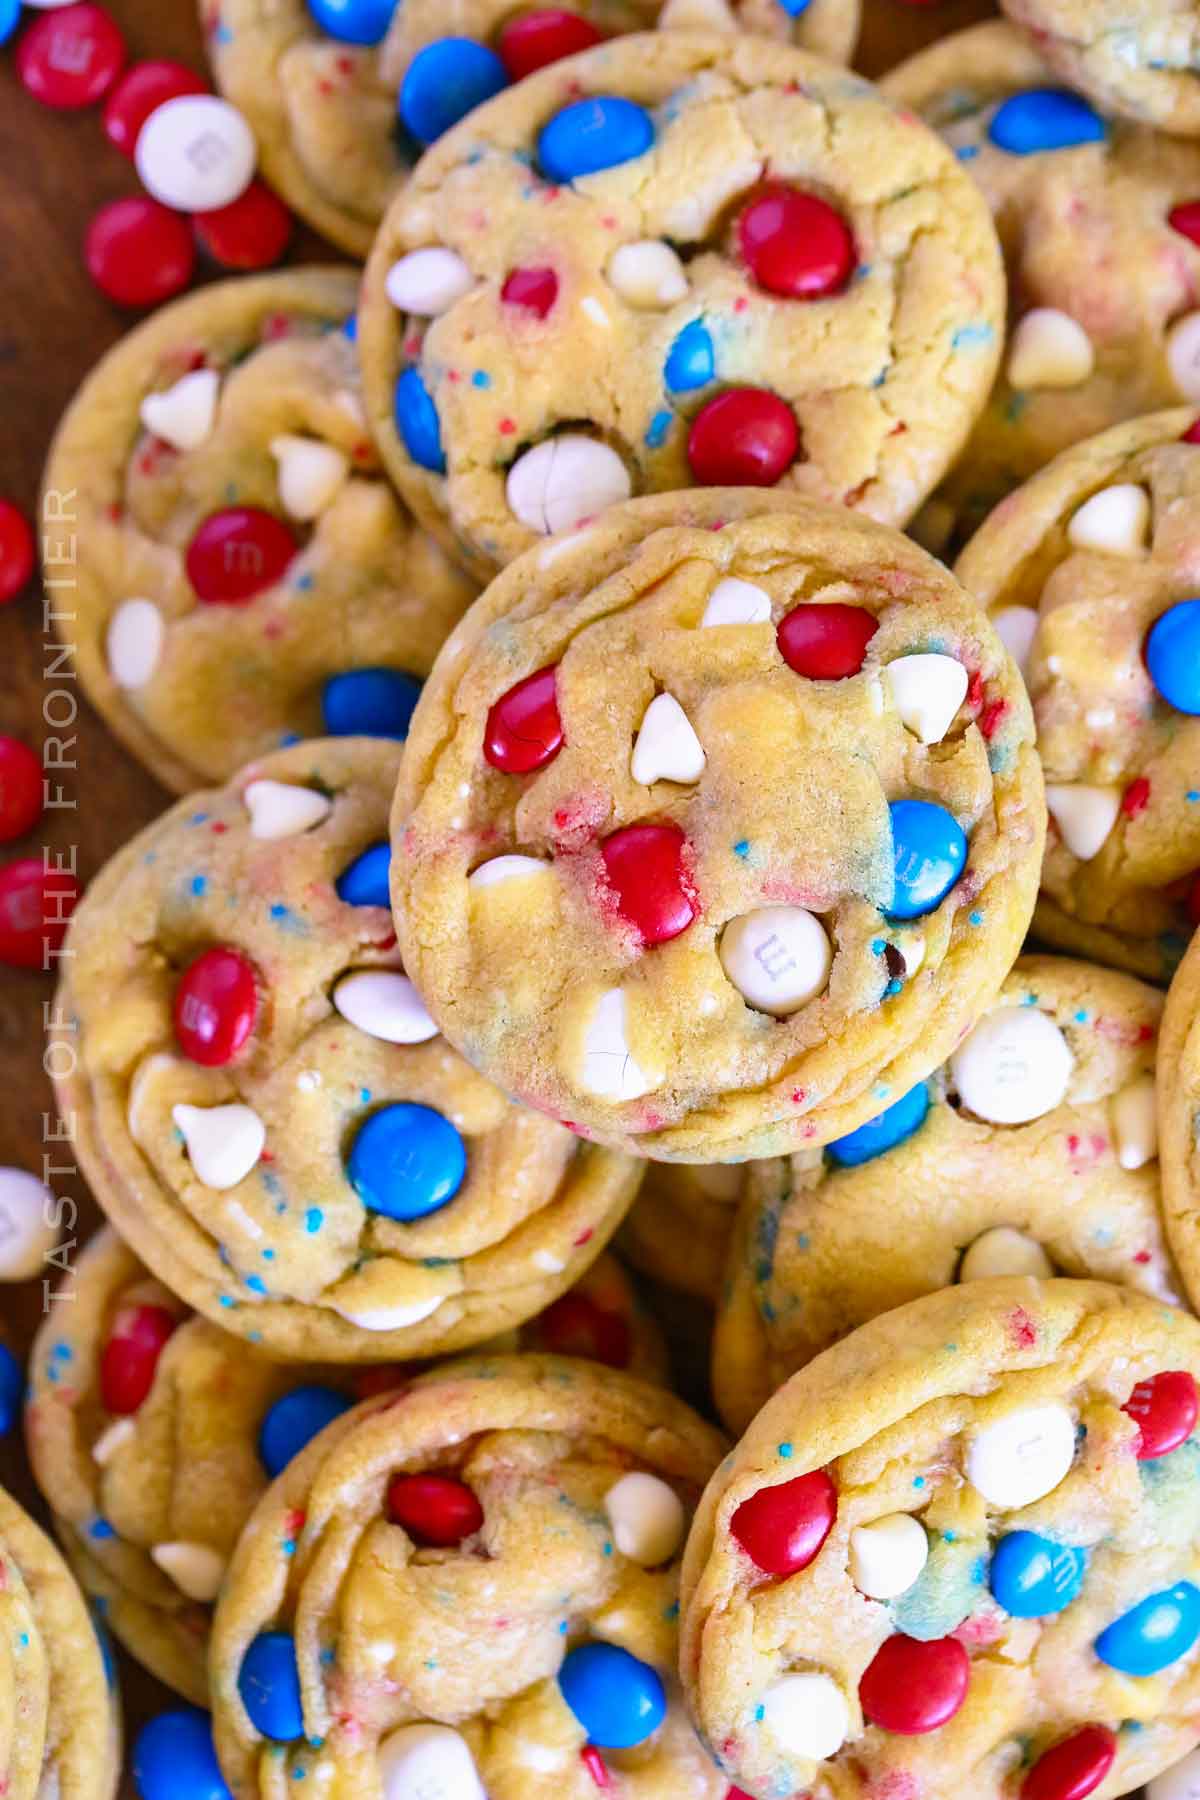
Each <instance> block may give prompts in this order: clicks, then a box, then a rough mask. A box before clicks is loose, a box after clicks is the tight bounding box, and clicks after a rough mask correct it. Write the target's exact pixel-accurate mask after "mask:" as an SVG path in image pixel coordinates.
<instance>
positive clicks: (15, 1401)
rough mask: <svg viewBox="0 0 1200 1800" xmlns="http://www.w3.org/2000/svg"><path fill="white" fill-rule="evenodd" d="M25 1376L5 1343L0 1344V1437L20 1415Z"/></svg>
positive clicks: (10, 1428) (9, 1429) (11, 1426)
mask: <svg viewBox="0 0 1200 1800" xmlns="http://www.w3.org/2000/svg"><path fill="white" fill-rule="evenodd" d="M24 1395H25V1376H24V1374H23V1373H22V1370H21V1365H20V1363H19V1362H18V1361H17V1359H16V1357H15V1356H14V1355H13V1353H12V1351H11V1350H10V1349H9V1347H8V1345H7V1344H0V1437H2V1436H3V1435H4V1434H5V1433H6V1432H9V1431H11V1430H12V1428H13V1426H14V1425H15V1424H16V1422H17V1420H18V1419H19V1418H20V1416H21V1401H22V1399H23V1398H24Z"/></svg>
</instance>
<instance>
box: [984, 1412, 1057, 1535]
mask: <svg viewBox="0 0 1200 1800" xmlns="http://www.w3.org/2000/svg"><path fill="white" fill-rule="evenodd" d="M1074 1460H1075V1421H1074V1419H1073V1418H1072V1417H1071V1414H1070V1413H1069V1412H1068V1411H1067V1408H1066V1407H1065V1406H1063V1405H1061V1404H1060V1403H1059V1402H1058V1401H1056V1400H1051V1401H1048V1402H1046V1403H1045V1404H1044V1405H1041V1406H1021V1407H1018V1408H1016V1410H1015V1411H1013V1412H1010V1413H1005V1414H1004V1416H1003V1417H1002V1418H999V1419H997V1420H996V1422H995V1423H994V1424H992V1425H985V1426H984V1428H983V1430H982V1431H980V1432H978V1433H977V1434H976V1436H975V1437H974V1439H973V1440H972V1442H971V1445H970V1447H969V1449H968V1451H967V1468H966V1473H967V1480H968V1481H969V1482H970V1483H971V1485H972V1487H974V1488H976V1489H978V1491H979V1492H980V1493H981V1494H982V1495H983V1497H984V1499H985V1500H986V1501H987V1502H988V1504H989V1506H997V1507H1003V1508H1006V1509H1007V1510H1009V1511H1015V1510H1016V1509H1017V1508H1019V1507H1022V1506H1032V1505H1033V1503H1034V1501H1035V1500H1041V1499H1042V1498H1043V1497H1044V1496H1045V1495H1046V1494H1050V1493H1053V1491H1054V1489H1055V1488H1056V1487H1057V1486H1058V1484H1059V1482H1060V1481H1062V1480H1063V1479H1064V1478H1065V1476H1066V1474H1067V1472H1068V1470H1069V1469H1070V1467H1071V1464H1072V1463H1073V1462H1074Z"/></svg>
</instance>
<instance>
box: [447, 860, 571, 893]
mask: <svg viewBox="0 0 1200 1800" xmlns="http://www.w3.org/2000/svg"><path fill="white" fill-rule="evenodd" d="M550 866H551V865H550V864H549V863H548V862H543V861H542V859H541V857H539V856H493V857H492V859H491V861H490V862H485V863H480V865H479V867H478V868H477V869H472V870H471V873H470V874H469V875H468V876H467V886H468V887H473V888H490V887H499V886H500V885H501V884H502V883H503V882H505V881H528V879H529V878H530V876H531V875H545V874H546V873H547V872H548V871H549V869H550Z"/></svg>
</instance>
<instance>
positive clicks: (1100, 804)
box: [1046, 781, 1121, 862]
mask: <svg viewBox="0 0 1200 1800" xmlns="http://www.w3.org/2000/svg"><path fill="white" fill-rule="evenodd" d="M1046 806H1047V808H1048V809H1049V813H1050V817H1051V818H1052V819H1053V820H1054V823H1055V824H1056V825H1057V826H1058V830H1059V835H1060V836H1061V838H1062V841H1063V843H1064V844H1065V845H1066V846H1067V849H1068V850H1069V851H1070V852H1071V855H1072V856H1077V857H1078V858H1079V860H1080V862H1090V861H1091V860H1092V857H1093V856H1096V855H1097V854H1098V853H1099V852H1100V851H1101V850H1102V849H1103V848H1104V845H1105V844H1106V843H1107V842H1108V838H1109V834H1110V833H1111V831H1112V828H1113V826H1114V825H1115V824H1116V822H1117V814H1118V813H1119V812H1120V810H1121V790H1120V788H1116V787H1093V786H1091V785H1090V784H1089V783H1087V782H1085V781H1074V782H1070V783H1066V782H1047V783H1046Z"/></svg>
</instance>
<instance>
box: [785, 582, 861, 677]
mask: <svg viewBox="0 0 1200 1800" xmlns="http://www.w3.org/2000/svg"><path fill="white" fill-rule="evenodd" d="M878 629H879V621H878V619H876V617H875V615H874V613H869V612H868V611H867V610H866V608H865V607H862V606H845V605H843V604H842V602H841V601H833V602H831V603H830V604H829V605H828V606H819V605H817V606H813V605H810V604H808V603H807V602H806V603H805V604H803V605H801V606H794V607H793V608H792V610H791V612H789V613H785V614H784V615H783V617H782V619H780V621H779V625H778V628H777V630H776V633H775V639H776V642H777V643H778V645H779V654H780V655H781V656H782V658H783V660H784V662H785V663H786V664H787V665H788V667H789V669H795V671H796V673H797V675H805V676H807V677H808V679H809V680H810V681H844V680H845V678H846V676H847V675H857V674H858V671H859V670H860V669H861V668H862V666H863V662H864V660H865V658H866V654H867V645H868V644H869V643H870V641H871V639H872V638H873V637H874V636H875V633H876V632H877V631H878Z"/></svg>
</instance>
